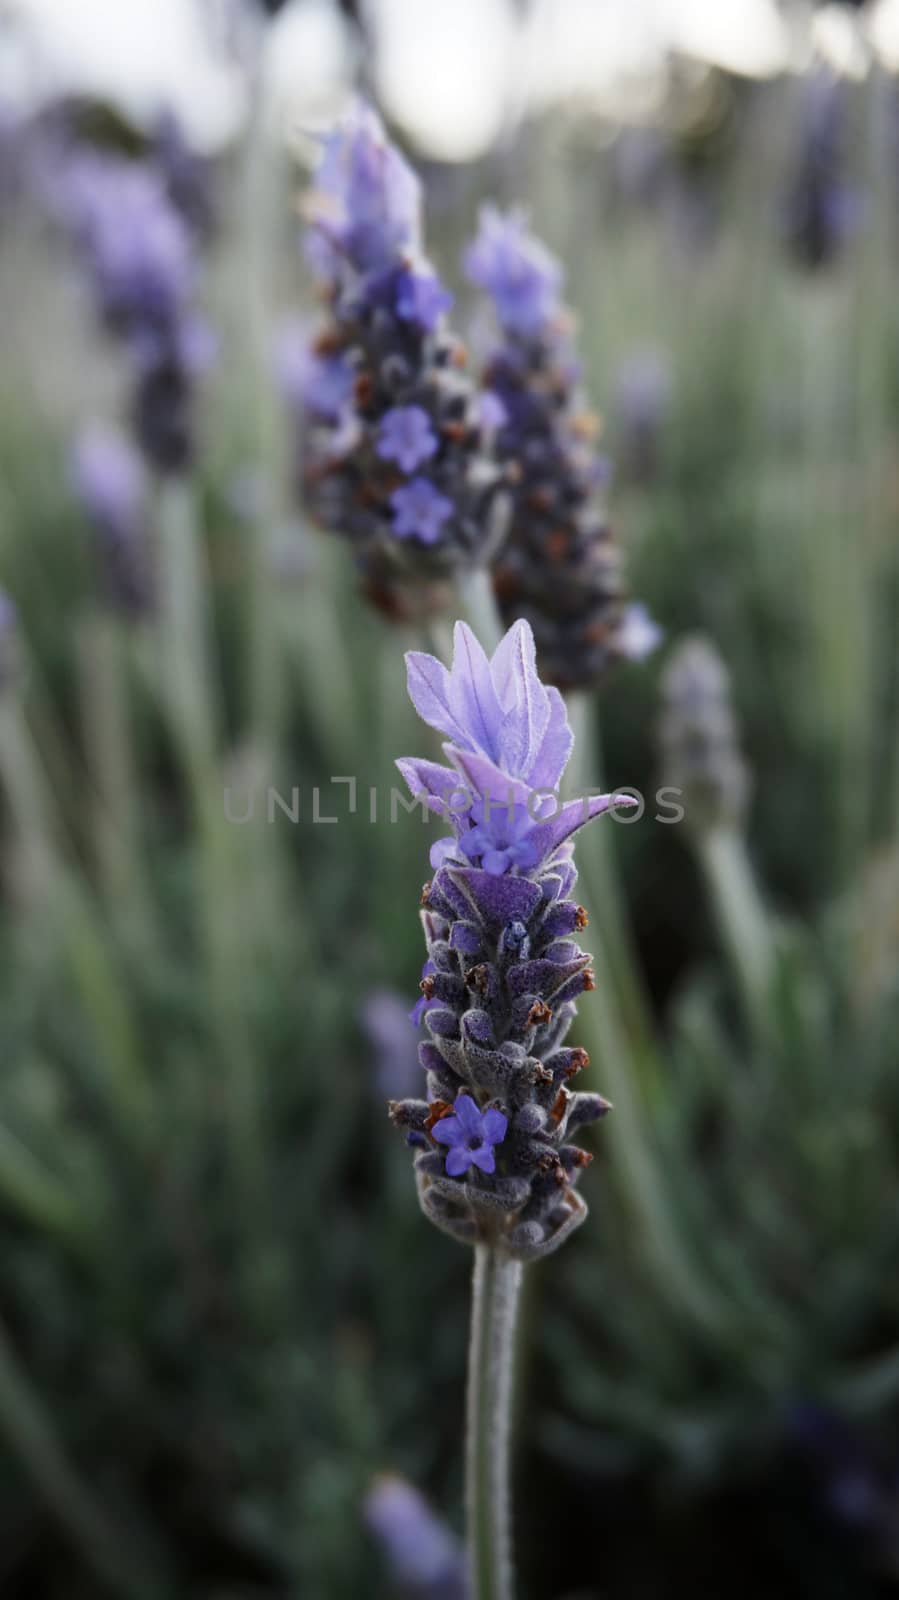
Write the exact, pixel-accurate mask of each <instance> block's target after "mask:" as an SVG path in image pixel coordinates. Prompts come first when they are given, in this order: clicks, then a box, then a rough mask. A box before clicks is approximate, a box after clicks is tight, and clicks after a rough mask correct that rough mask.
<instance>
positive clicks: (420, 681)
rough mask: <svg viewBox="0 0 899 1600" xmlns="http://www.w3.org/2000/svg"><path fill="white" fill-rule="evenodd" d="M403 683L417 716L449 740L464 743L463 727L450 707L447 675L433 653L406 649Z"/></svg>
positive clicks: (466, 739) (465, 742) (465, 737)
mask: <svg viewBox="0 0 899 1600" xmlns="http://www.w3.org/2000/svg"><path fill="white" fill-rule="evenodd" d="M406 685H407V688H408V691H409V699H410V700H411V701H412V704H413V705H414V707H415V709H416V711H417V712H418V715H419V716H420V717H421V719H422V721H423V722H426V723H428V725H429V727H431V728H436V729H437V731H438V733H445V734H448V735H449V737H450V738H451V739H459V740H461V742H462V744H463V745H464V744H467V743H468V738H467V734H466V730H465V728H464V727H463V726H462V725H461V724H460V723H459V722H458V721H457V720H456V717H455V715H454V713H453V711H452V709H451V706H450V675H449V673H448V672H447V669H446V667H445V666H444V665H443V662H442V661H438V660H437V657H436V656H429V655H426V654H425V652H424V651H422V650H410V651H408V652H407V655H406Z"/></svg>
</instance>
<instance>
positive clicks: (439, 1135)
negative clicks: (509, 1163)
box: [433, 1094, 509, 1178]
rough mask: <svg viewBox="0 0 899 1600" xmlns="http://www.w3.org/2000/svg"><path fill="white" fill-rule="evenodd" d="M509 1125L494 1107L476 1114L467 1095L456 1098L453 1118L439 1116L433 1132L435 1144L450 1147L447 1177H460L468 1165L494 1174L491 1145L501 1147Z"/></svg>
mask: <svg viewBox="0 0 899 1600" xmlns="http://www.w3.org/2000/svg"><path fill="white" fill-rule="evenodd" d="M508 1126H509V1119H508V1117H504V1116H503V1114H502V1112H501V1111H497V1110H496V1107H495V1106H491V1107H490V1109H489V1110H488V1111H479V1110H478V1108H477V1105H476V1104H475V1102H474V1101H473V1100H472V1098H471V1095H470V1094H460V1095H457V1096H456V1103H455V1105H454V1106H453V1114H452V1116H446V1117H441V1118H440V1120H439V1121H438V1122H436V1123H435V1124H434V1130H433V1131H434V1138H435V1139H436V1140H437V1143H438V1144H445V1145H448V1146H449V1148H448V1150H447V1152H446V1170H447V1172H448V1173H449V1175H450V1177H451V1178H461V1177H462V1174H463V1173H464V1172H467V1171H468V1169H469V1167H471V1166H475V1167H480V1170H481V1171H482V1172H495V1171H496V1155H495V1153H494V1145H498V1144H502V1142H503V1140H504V1139H505V1137H506V1130H507V1129H508Z"/></svg>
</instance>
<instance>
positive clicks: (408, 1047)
mask: <svg viewBox="0 0 899 1600" xmlns="http://www.w3.org/2000/svg"><path fill="white" fill-rule="evenodd" d="M422 999H424V996H422ZM359 1021H360V1023H361V1026H362V1029H363V1032H364V1033H365V1036H366V1039H367V1040H368V1043H369V1045H370V1046H371V1050H372V1055H373V1065H374V1078H375V1084H376V1086H377V1089H378V1092H379V1093H380V1094H382V1095H383V1096H385V1098H392V1099H402V1098H403V1096H404V1095H408V1094H414V1093H415V1092H416V1089H417V1088H418V1086H419V1084H420V1083H421V1067H420V1066H419V1064H418V1041H417V1038H416V1034H415V1028H414V1027H413V1025H412V1023H411V1021H410V1018H409V1003H408V1001H404V1000H403V998H402V996H401V995H398V994H395V993H394V991H393V990H392V989H372V990H371V991H370V993H369V994H368V995H366V997H365V1001H364V1002H363V1005H362V1008H361V1010H360V1013H359Z"/></svg>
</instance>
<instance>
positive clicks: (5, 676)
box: [0, 589, 19, 691]
mask: <svg viewBox="0 0 899 1600" xmlns="http://www.w3.org/2000/svg"><path fill="white" fill-rule="evenodd" d="M18 662H19V643H18V617H17V613H16V608H15V606H14V605H13V603H12V601H11V600H10V598H9V595H8V594H7V593H6V590H5V589H0V691H2V690H4V689H8V688H9V686H10V684H11V683H12V682H13V681H14V680H15V677H16V673H17V670H18Z"/></svg>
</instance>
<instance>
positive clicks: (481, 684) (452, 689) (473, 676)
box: [449, 622, 503, 755]
mask: <svg viewBox="0 0 899 1600" xmlns="http://www.w3.org/2000/svg"><path fill="white" fill-rule="evenodd" d="M449 703H450V708H451V710H452V712H453V714H454V716H455V717H456V720H457V722H458V723H459V724H460V725H461V726H462V727H464V728H465V730H466V732H467V734H468V738H467V739H466V740H465V741H464V742H465V743H466V744H467V745H468V746H469V747H472V746H473V747H474V748H475V749H476V750H477V749H480V750H482V751H483V752H484V753H485V755H495V754H497V753H498V740H499V730H500V724H501V722H502V715H503V714H502V709H501V707H500V703H499V700H498V699H497V695H496V690H495V688H494V687H493V678H492V676H491V673H490V662H489V661H488V660H487V656H486V655H485V653H484V650H483V648H482V646H481V644H480V642H479V641H478V639H476V638H475V635H474V634H473V633H472V631H471V629H470V628H469V627H468V624H467V623H465V622H457V623H456V626H455V628H454V630H453V670H452V674H451V676H450V682H449Z"/></svg>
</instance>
